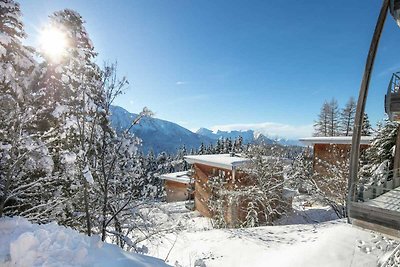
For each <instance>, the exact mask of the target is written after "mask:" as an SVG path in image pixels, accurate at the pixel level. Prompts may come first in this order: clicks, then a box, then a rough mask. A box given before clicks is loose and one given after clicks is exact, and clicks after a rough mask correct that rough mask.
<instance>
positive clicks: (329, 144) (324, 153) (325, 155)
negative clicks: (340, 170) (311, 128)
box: [299, 136, 372, 175]
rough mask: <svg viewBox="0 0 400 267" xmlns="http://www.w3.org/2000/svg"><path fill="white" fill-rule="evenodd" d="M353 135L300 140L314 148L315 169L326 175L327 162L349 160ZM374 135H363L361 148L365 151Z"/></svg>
mask: <svg viewBox="0 0 400 267" xmlns="http://www.w3.org/2000/svg"><path fill="white" fill-rule="evenodd" d="M351 138H352V137H351V136H329V137H308V138H301V139H299V141H300V142H301V143H303V144H304V145H306V146H309V147H312V150H313V155H312V159H313V171H314V172H315V173H318V174H321V175H324V174H326V173H327V170H326V164H321V162H326V163H329V164H330V165H335V164H337V163H338V162H343V161H345V160H348V159H349V157H350V149H351ZM371 140H372V137H371V136H362V137H361V145H360V150H361V151H364V150H365V149H367V148H368V147H369V146H370V143H371Z"/></svg>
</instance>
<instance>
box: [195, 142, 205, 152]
mask: <svg viewBox="0 0 400 267" xmlns="http://www.w3.org/2000/svg"><path fill="white" fill-rule="evenodd" d="M197 154H199V155H205V154H207V150H206V146H205V145H204V143H203V142H202V143H201V144H200V147H199V150H198V151H197Z"/></svg>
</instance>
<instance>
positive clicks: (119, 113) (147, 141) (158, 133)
mask: <svg viewBox="0 0 400 267" xmlns="http://www.w3.org/2000/svg"><path fill="white" fill-rule="evenodd" d="M111 113H112V114H111V125H112V127H113V128H114V129H115V130H116V131H117V132H121V131H124V130H125V129H127V128H128V127H129V126H130V125H131V123H132V120H133V119H134V118H135V117H136V116H137V114H135V113H130V112H129V111H127V110H125V109H124V108H122V107H119V106H111ZM130 132H131V133H133V134H134V135H135V136H137V137H139V138H140V139H142V151H143V152H144V153H148V152H149V151H150V150H153V151H154V152H155V153H160V152H163V151H165V152H168V153H170V154H175V153H176V152H177V151H178V149H179V148H181V147H182V146H183V145H185V146H186V149H187V150H188V152H189V151H190V149H192V148H193V149H196V150H197V149H199V147H200V145H201V143H204V144H205V145H209V144H215V143H216V142H217V140H218V139H221V138H231V139H232V140H234V139H236V138H238V137H239V136H242V138H243V143H245V144H248V143H263V144H281V145H289V146H290V145H300V143H299V142H298V141H297V140H287V139H272V138H269V137H267V136H265V135H263V134H261V133H257V132H255V131H253V130H247V131H220V130H218V131H217V132H215V133H214V132H213V131H211V130H209V129H206V128H200V129H199V130H198V131H196V133H193V132H191V131H190V130H188V129H186V128H184V127H182V126H180V125H178V124H176V123H173V122H170V121H166V120H161V119H157V118H152V117H145V118H143V119H142V120H141V121H140V123H139V124H138V125H135V126H134V127H132V129H131V131H130Z"/></svg>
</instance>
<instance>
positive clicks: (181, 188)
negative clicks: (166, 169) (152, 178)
mask: <svg viewBox="0 0 400 267" xmlns="http://www.w3.org/2000/svg"><path fill="white" fill-rule="evenodd" d="M160 179H162V180H164V188H165V191H166V201H167V202H177V201H186V200H190V199H192V197H193V193H192V192H193V189H192V187H193V186H194V180H193V179H192V177H190V174H189V172H188V171H183V172H175V173H168V174H163V175H161V176H160Z"/></svg>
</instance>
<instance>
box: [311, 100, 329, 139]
mask: <svg viewBox="0 0 400 267" xmlns="http://www.w3.org/2000/svg"><path fill="white" fill-rule="evenodd" d="M330 110H331V107H330V104H329V103H328V102H327V101H325V102H324V104H323V105H322V107H321V111H320V113H319V115H318V119H317V120H316V121H315V122H314V134H313V135H314V136H329V124H330V121H329V114H330Z"/></svg>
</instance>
